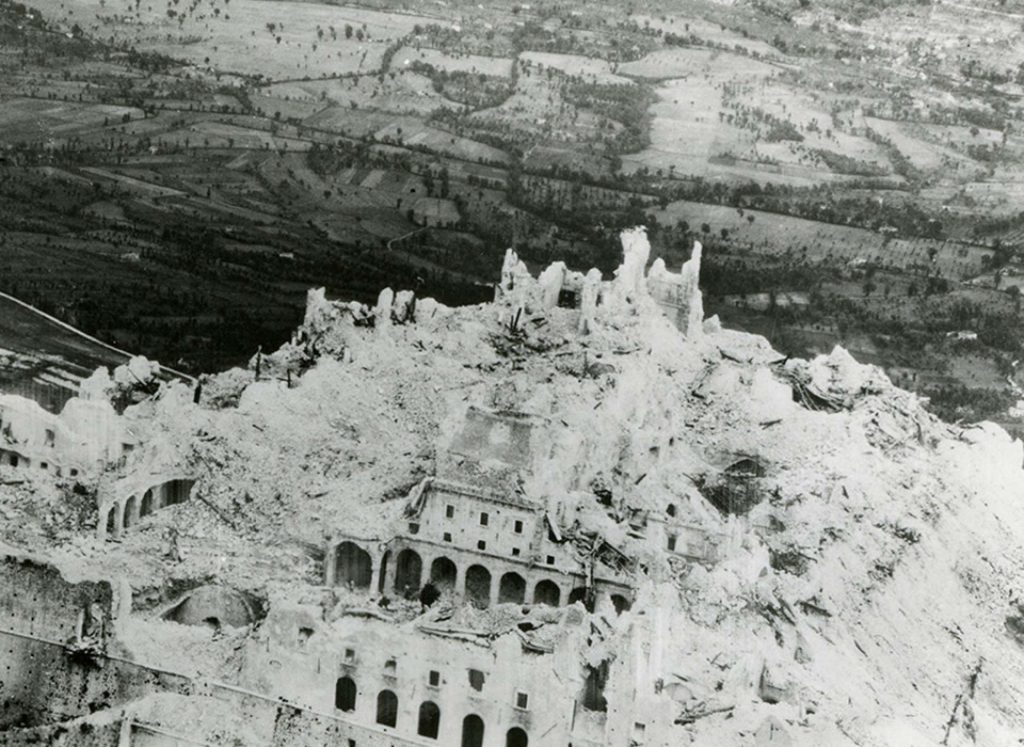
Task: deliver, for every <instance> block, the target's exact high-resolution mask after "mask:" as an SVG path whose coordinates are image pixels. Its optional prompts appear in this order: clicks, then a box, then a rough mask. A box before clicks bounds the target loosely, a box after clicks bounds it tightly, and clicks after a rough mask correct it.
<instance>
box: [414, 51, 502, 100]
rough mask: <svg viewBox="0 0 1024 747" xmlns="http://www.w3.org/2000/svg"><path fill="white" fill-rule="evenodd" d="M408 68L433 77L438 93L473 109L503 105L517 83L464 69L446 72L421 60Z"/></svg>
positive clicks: (431, 79)
mask: <svg viewBox="0 0 1024 747" xmlns="http://www.w3.org/2000/svg"><path fill="white" fill-rule="evenodd" d="M408 69H409V70H412V71H413V72H415V73H419V74H420V75H425V76H426V77H428V78H430V82H431V85H432V86H433V88H434V90H435V91H437V92H438V93H440V94H441V95H443V96H444V97H445V98H448V99H451V100H452V101H456V102H458V103H460V104H465V105H466V106H468V107H469V108H470V109H490V108H492V107H496V106H501V104H502V103H504V102H505V100H506V99H508V97H509V96H511V95H512V92H513V91H514V90H515V81H514V80H510V79H508V78H504V77H500V76H495V75H485V74H484V73H471V72H468V71H465V70H444V69H442V68H437V67H435V66H434V65H431V64H429V63H426V62H423V61H422V60H413V61H412V63H411V64H410V65H409V66H408Z"/></svg>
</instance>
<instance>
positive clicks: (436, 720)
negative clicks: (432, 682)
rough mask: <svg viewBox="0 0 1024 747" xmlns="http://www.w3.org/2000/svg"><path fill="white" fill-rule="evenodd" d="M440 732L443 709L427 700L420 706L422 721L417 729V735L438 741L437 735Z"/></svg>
mask: <svg viewBox="0 0 1024 747" xmlns="http://www.w3.org/2000/svg"><path fill="white" fill-rule="evenodd" d="M440 730H441V709H440V708H438V707H437V704H436V703H431V702H430V701H429V700H427V701H425V702H424V703H423V704H422V705H420V720H419V725H418V726H417V727H416V733H417V734H419V735H420V736H421V737H430V738H431V739H437V734H438V732H439V731H440Z"/></svg>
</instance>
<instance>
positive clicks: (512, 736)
mask: <svg viewBox="0 0 1024 747" xmlns="http://www.w3.org/2000/svg"><path fill="white" fill-rule="evenodd" d="M529 744H530V740H529V738H528V737H527V736H526V732H525V731H523V730H522V729H520V728H519V727H518V726H513V727H512V728H511V729H509V730H508V734H506V735H505V747H528V746H529Z"/></svg>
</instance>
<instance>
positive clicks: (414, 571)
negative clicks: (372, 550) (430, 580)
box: [395, 548, 423, 598]
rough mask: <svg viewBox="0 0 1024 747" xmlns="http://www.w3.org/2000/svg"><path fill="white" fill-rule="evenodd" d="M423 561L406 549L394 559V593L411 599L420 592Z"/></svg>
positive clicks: (413, 552) (415, 553) (412, 551)
mask: <svg viewBox="0 0 1024 747" xmlns="http://www.w3.org/2000/svg"><path fill="white" fill-rule="evenodd" d="M422 576H423V561H422V560H421V559H420V556H419V553H417V552H416V551H415V550H410V549H409V548H406V549H405V550H402V552H400V553H398V557H397V558H396V559H395V593H396V594H400V595H402V596H404V597H406V598H411V597H412V596H414V595H415V594H416V592H418V591H419V590H420V580H421V577H422Z"/></svg>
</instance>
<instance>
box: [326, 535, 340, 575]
mask: <svg viewBox="0 0 1024 747" xmlns="http://www.w3.org/2000/svg"><path fill="white" fill-rule="evenodd" d="M337 555H338V543H337V542H332V543H330V544H329V545H328V546H327V552H326V554H325V555H324V586H334V578H335V574H337V572H338V558H337Z"/></svg>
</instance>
